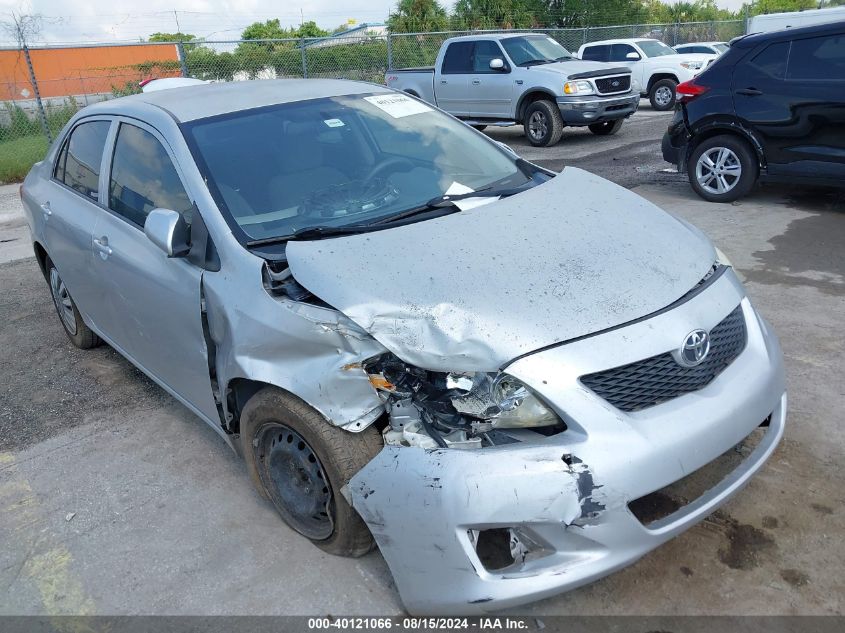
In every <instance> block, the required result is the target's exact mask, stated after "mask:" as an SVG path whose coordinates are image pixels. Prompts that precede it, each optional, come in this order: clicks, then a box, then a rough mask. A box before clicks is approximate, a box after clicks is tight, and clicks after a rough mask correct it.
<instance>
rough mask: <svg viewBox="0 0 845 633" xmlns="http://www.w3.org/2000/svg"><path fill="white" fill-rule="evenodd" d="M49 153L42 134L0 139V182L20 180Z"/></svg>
mask: <svg viewBox="0 0 845 633" xmlns="http://www.w3.org/2000/svg"><path fill="white" fill-rule="evenodd" d="M46 154H47V139H46V138H44V136H43V135H42V134H34V135H32V136H22V137H20V138H15V139H11V140H8V141H0V184H6V183H10V182H19V181H21V180H23V179H24V177H25V176H26V174H27V172H29V170H30V168H31V167H32V166H33V165H34V164H35V163H37V162H38V161H39V160H41V159H42V158H44V156H45V155H46Z"/></svg>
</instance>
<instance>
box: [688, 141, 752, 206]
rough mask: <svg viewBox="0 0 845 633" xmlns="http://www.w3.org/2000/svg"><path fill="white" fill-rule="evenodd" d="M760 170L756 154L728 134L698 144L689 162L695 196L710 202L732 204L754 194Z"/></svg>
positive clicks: (689, 175)
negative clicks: (750, 193)
mask: <svg viewBox="0 0 845 633" xmlns="http://www.w3.org/2000/svg"><path fill="white" fill-rule="evenodd" d="M758 172H759V166H758V163H757V157H756V156H755V155H754V150H752V149H751V147H750V146H749V145H748V143H746V142H745V141H744V140H743V139H741V138H738V137H736V136H732V135H729V134H722V135H720V136H714V137H713V138H709V139H707V140H706V141H703V142H701V143H699V144H698V145H697V146H696V148H695V149H694V150H693V152H692V155H691V156H690V159H689V161H687V176H688V177H689V181H690V185H692V188H693V189H694V190H695V192H696V193H697V194H698V195H699V196H701V197H702V198H704V199H705V200H707V201H709V202H733V201H734V200H736V199H737V198H741V197H742V196H744V195H746V194H747V193H748V192H750V191H751V189H752V187H754V183H755V182H757V175H758Z"/></svg>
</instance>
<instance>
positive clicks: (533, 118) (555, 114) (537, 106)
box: [523, 99, 564, 147]
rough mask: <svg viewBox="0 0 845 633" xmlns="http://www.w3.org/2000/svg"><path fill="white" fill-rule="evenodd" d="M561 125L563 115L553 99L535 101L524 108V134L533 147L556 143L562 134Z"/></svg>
mask: <svg viewBox="0 0 845 633" xmlns="http://www.w3.org/2000/svg"><path fill="white" fill-rule="evenodd" d="M563 127H564V125H563V117H561V116H560V110H559V109H558V107H557V104H556V103H554V102H553V101H548V100H546V99H542V100H540V101H535V102H534V103H532V104H531V105H530V106H528V108H526V110H525V121H524V122H523V128H524V129H525V136H527V137H528V141H529V142H530V143H531V144H532V145H534V146H535V147H549V146H550V145H554V144H555V143H557V142H558V141H559V140H560V137H561V136H562V135H563Z"/></svg>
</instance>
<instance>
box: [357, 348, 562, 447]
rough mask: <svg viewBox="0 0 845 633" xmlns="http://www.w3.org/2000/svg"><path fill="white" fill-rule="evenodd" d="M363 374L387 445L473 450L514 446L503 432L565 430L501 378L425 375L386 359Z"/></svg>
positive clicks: (523, 390) (519, 386) (515, 383)
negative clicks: (378, 404) (385, 418)
mask: <svg viewBox="0 0 845 633" xmlns="http://www.w3.org/2000/svg"><path fill="white" fill-rule="evenodd" d="M364 369H365V371H366V372H367V375H368V376H369V379H370V382H371V383H372V385H373V387H375V389H376V390H377V391H378V392H379V394H380V396H381V397H382V399H383V401H384V403H385V408H386V409H387V411H388V413H389V421H390V426H389V428H388V429H386V430H385V433H384V439H385V444H387V445H393V446H419V447H421V448H438V447H439V448H460V449H475V448H481V447H483V446H496V445H502V444H511V443H513V442H517V441H519V440H518V439H515V438H514V437H513V436H512V435H508V434H507V433H504V432H502V431H503V430H504V429H509V430H512V429H526V428H534V429H535V430H538V431H540V432H542V434H543V435H552V434H554V433H559V432H561V431H563V430H565V429H566V425H565V424H564V422H563V420H561V419H560V417H558V415H557V414H556V413H555V412H554V411H552V410H551V409H550V408H548V407H547V406H546V405H545V404H544V403H543V402H542V401H541V400H540V398H539V397H538V396H537V395H536V394H534V393H533V392H532V391H531V389H530V388H529V387H528V386H527V385H525V384H523V383H522V382H521V381H519V380H518V379H516V378H514V377H513V376H509V375H507V374H505V373H501V372H500V373H488V372H449V373H446V372H434V371H427V370H424V369H419V368H417V367H413V366H411V365H408V364H407V363H404V362H403V361H401V360H400V359H398V358H397V357H396V356H394V355H393V354H391V353H387V354H384V355H382V356H379V357H377V358H375V359H371V360H370V361H368V362H367V363H365V364H364Z"/></svg>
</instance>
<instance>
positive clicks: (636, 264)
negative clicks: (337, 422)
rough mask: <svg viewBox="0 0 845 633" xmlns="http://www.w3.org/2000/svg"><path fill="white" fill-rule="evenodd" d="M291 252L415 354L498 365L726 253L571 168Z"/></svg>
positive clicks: (680, 286) (672, 286)
mask: <svg viewBox="0 0 845 633" xmlns="http://www.w3.org/2000/svg"><path fill="white" fill-rule="evenodd" d="M287 257H288V263H289V265H290V268H291V272H292V273H293V276H294V278H295V279H296V280H297V281H298V282H299V283H300V284H302V285H303V286H304V287H305V288H307V289H308V290H310V291H311V292H312V293H314V294H315V295H316V296H318V297H320V298H321V299H323V300H324V301H326V302H328V303H329V304H331V305H332V306H334V307H335V308H337V309H338V310H340V311H341V312H343V313H344V314H346V315H347V316H348V317H349V318H351V319H352V320H353V321H355V322H356V323H357V324H358V325H360V326H361V327H362V328H363V329H365V330H366V331H367V332H369V333H370V334H371V335H372V336H373V337H374V338H375V339H376V340H378V341H379V342H380V343H381V344H382V345H384V346H385V347H386V348H387V349H389V350H390V351H392V352H393V353H394V354H396V355H397V356H398V357H400V358H401V359H403V360H404V361H406V362H408V363H411V364H413V365H416V366H418V367H422V368H425V369H429V370H436V371H495V370H496V369H498V368H499V367H501V366H503V365H505V364H506V363H508V362H509V361H510V360H512V359H514V358H515V357H517V356H520V355H522V354H525V353H527V352H532V351H534V350H537V349H539V348H541V347H545V346H547V345H551V344H555V343H560V342H562V341H567V340H569V339H573V338H576V337H580V336H584V335H586V334H591V333H593V332H598V331H600V330H604V329H606V328H609V327H613V326H616V325H620V324H623V323H626V322H628V321H632V320H634V319H637V318H639V317H642V316H645V315H648V314H650V313H652V312H655V311H657V310H659V309H661V308H663V307H665V306H667V305H669V304H670V303H672V302H673V301H675V300H676V299H678V298H680V297H681V296H683V295H684V294H685V293H686V292H687V291H689V290H690V289H691V288H693V287H694V286H695V285H696V284H697V283H698V282H699V281H700V280H701V279H702V278H703V277H704V276H705V274H706V273H707V271H708V270H709V269H710V267H711V266H712V265H713V262H714V261H715V258H716V254H715V251H714V249H713V246H712V245H711V244H710V242H709V241H707V240H706V239H705V238H704V237H702V236H701V235H700V234H699V233H697V232H695V231H694V230H692V229H690V228H688V227H687V226H685V225H684V224H683V223H681V222H680V221H678V220H677V219H675V218H674V217H672V216H670V215H668V214H667V213H665V212H663V211H661V210H660V209H659V208H657V207H656V206H655V205H653V204H651V203H650V202H648V201H647V200H645V199H643V198H641V197H640V196H638V195H636V194H634V193H632V192H630V191H628V190H627V189H624V188H622V187H619V186H618V185H615V184H613V183H611V182H609V181H607V180H604V179H603V178H599V177H598V176H595V175H593V174H590V173H588V172H586V171H583V170H581V169H576V168H574V167H567V168H566V169H564V171H563V172H562V173H561V174H560V175H559V176H557V177H555V178H553V179H552V180H551V181H549V182H547V183H545V184H543V185H540V186H537V187H534V188H532V189H529V190H528V191H525V192H524V193H521V194H518V195H515V196H511V197H509V198H505V199H503V200H499V201H497V202H491V203H489V204H486V205H482V206H479V207H476V208H474V209H470V210H467V211H463V212H460V213H453V214H451V215H447V216H444V217H440V218H437V219H433V220H428V221H424V222H418V223H416V224H410V225H406V226H401V227H396V228H392V229H386V230H383V231H377V232H374V233H362V234H358V235H352V236H344V237H338V238H332V239H325V240H319V241H308V242H305V241H303V242H290V243H288V246H287Z"/></svg>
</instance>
